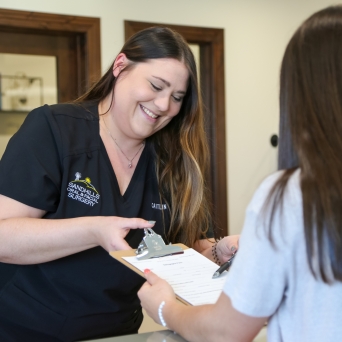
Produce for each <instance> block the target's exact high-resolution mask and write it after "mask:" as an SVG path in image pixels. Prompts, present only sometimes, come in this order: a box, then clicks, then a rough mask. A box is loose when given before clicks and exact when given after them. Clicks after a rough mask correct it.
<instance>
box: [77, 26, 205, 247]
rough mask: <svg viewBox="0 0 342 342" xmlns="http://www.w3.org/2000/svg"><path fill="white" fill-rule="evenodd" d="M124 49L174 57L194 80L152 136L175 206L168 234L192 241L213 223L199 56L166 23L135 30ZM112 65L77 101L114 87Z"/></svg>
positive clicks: (167, 197) (135, 55) (165, 189)
mask: <svg viewBox="0 0 342 342" xmlns="http://www.w3.org/2000/svg"><path fill="white" fill-rule="evenodd" d="M120 53H124V54H125V55H126V57H127V58H128V60H129V61H130V62H131V63H132V64H131V65H134V64H136V63H143V62H146V61H147V60H149V59H155V58H174V59H176V60H179V61H181V62H183V63H184V65H185V66H186V67H187V69H188V72H189V85H188V89H187V92H186V95H185V97H184V99H183V103H182V107H181V110H180V112H179V113H178V115H177V116H175V117H174V118H173V119H172V121H171V122H170V123H169V124H168V125H167V126H165V127H164V128H163V129H162V130H160V131H158V132H157V133H155V134H154V135H153V136H151V137H150V138H149V140H150V141H152V142H153V145H154V148H155V151H156V155H157V160H156V170H157V177H158V182H159V189H160V195H161V198H162V200H163V201H164V202H165V203H167V205H168V207H169V208H170V212H171V228H170V231H169V232H170V233H169V240H170V241H172V242H176V240H177V242H183V243H184V244H187V245H188V246H193V244H194V242H195V241H196V240H198V239H200V238H203V236H204V235H205V233H206V232H207V231H208V228H209V225H210V224H211V213H210V205H209V200H208V199H209V194H208V189H207V186H206V181H205V178H204V175H205V174H206V172H207V168H208V165H209V152H208V144H207V141H206V135H205V130H204V118H203V109H202V99H201V95H200V91H199V86H198V78H197V71H196V63H195V60H194V56H193V54H192V52H191V50H190V48H189V46H188V44H187V43H186V41H185V40H184V38H183V37H182V36H181V35H180V34H178V33H177V32H175V31H173V30H171V29H169V28H165V27H151V28H148V29H145V30H142V31H140V32H138V33H136V34H135V35H133V36H132V37H131V38H129V39H128V40H127V42H126V43H125V45H124V46H123V48H122V50H121V51H120ZM113 65H114V62H113V64H112V65H111V66H110V68H109V69H108V71H107V72H106V73H105V74H104V75H103V76H102V78H101V79H100V80H99V81H98V82H97V83H96V84H95V85H94V86H92V87H91V89H90V90H89V91H88V92H87V93H86V94H84V95H83V96H81V97H80V98H79V99H77V102H78V103H81V102H84V101H96V102H100V101H101V100H103V99H104V98H106V96H107V95H109V94H110V93H111V92H112V91H114V90H113V89H114V87H115V81H116V79H117V78H115V77H114V76H113ZM129 67H130V65H129V66H128V68H129ZM127 70H128V69H127V67H126V68H125V71H127Z"/></svg>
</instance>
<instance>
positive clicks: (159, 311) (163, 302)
mask: <svg viewBox="0 0 342 342" xmlns="http://www.w3.org/2000/svg"><path fill="white" fill-rule="evenodd" d="M164 305H165V301H162V302H161V303H160V305H159V308H158V316H159V320H160V323H161V324H162V326H163V327H166V322H165V321H164V317H163V307H164Z"/></svg>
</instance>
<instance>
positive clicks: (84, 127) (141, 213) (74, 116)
mask: <svg viewBox="0 0 342 342" xmlns="http://www.w3.org/2000/svg"><path fill="white" fill-rule="evenodd" d="M154 160H155V158H154V150H153V146H151V144H150V143H149V142H148V141H147V143H146V145H145V148H144V150H143V152H142V154H141V157H140V159H139V161H138V164H137V166H136V169H135V172H134V174H133V177H132V180H131V182H130V184H129V186H128V188H127V190H126V192H125V194H124V195H123V196H122V195H121V194H120V190H119V186H118V182H117V179H116V177H115V173H114V171H113V168H112V166H111V163H110V160H109V157H108V155H107V152H106V150H105V147H104V145H103V142H102V140H101V138H100V135H99V117H98V110H97V104H87V105H83V106H81V105H76V104H75V105H74V104H62V105H54V106H47V105H45V106H43V107H40V108H37V109H35V110H33V111H32V112H31V113H30V114H29V115H28V116H27V119H26V120H25V122H24V123H23V125H22V126H21V128H20V129H19V131H18V132H17V133H16V134H15V135H14V136H13V137H12V138H11V140H10V142H9V144H8V147H7V149H6V151H5V153H4V156H3V158H2V159H1V161H0V193H1V194H2V195H5V196H8V197H10V198H13V199H15V200H17V201H19V202H22V203H24V204H27V205H29V206H31V207H35V208H39V209H42V210H45V211H47V213H46V215H45V216H44V217H43V219H63V218H73V217H81V216H100V215H101V216H121V217H140V218H144V219H146V220H154V221H156V225H155V226H154V228H153V229H154V230H155V231H156V233H158V234H160V235H161V236H162V237H163V238H165V233H166V232H165V231H164V230H165V229H164V225H163V217H162V212H164V220H165V227H167V228H168V227H169V222H170V215H169V212H168V210H167V209H166V205H165V204H164V203H161V202H160V196H159V191H158V184H157V179H156V172H155V164H154ZM143 236H144V233H143V230H140V229H137V230H131V231H130V232H129V234H128V235H127V237H126V240H127V242H128V243H129V245H130V246H131V247H132V248H137V246H138V244H139V242H140V241H141V240H142V238H143ZM0 274H1V280H0V327H1V319H2V318H3V319H4V320H6V321H11V322H16V324H19V325H21V326H23V327H25V328H26V327H28V328H29V329H32V330H35V331H38V332H41V333H44V334H48V335H52V336H58V337H59V338H60V339H61V340H64V341H73V340H80V339H86V338H94V337H100V336H102V337H104V336H110V335H115V334H121V333H122V330H121V329H122V327H124V326H125V322H127V323H129V321H130V319H131V318H132V316H134V312H135V311H136V310H137V309H139V308H140V305H139V299H138V297H137V295H136V293H137V291H138V289H139V288H140V286H141V285H142V284H143V282H144V279H143V278H142V277H140V276H139V275H137V274H136V273H135V272H133V271H131V270H130V269H129V268H128V267H125V266H123V265H122V264H121V263H119V262H118V261H116V260H115V259H113V258H112V257H110V256H109V254H108V253H107V252H106V251H105V250H104V249H103V248H101V247H96V248H92V249H89V250H86V251H84V252H80V253H77V254H74V255H71V256H67V257H64V258H61V259H58V260H54V261H51V262H46V263H42V264H37V265H24V266H20V265H8V264H3V263H0ZM128 332H129V331H128Z"/></svg>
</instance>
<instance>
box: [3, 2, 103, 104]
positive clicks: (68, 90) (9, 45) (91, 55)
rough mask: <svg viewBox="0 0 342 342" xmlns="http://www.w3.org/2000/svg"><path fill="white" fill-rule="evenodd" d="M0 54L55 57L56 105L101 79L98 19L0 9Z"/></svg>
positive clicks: (70, 98)
mask: <svg viewBox="0 0 342 342" xmlns="http://www.w3.org/2000/svg"><path fill="white" fill-rule="evenodd" d="M0 52H3V53H18V54H29V55H46V56H56V58H57V88H58V102H66V101H71V100H73V99H75V98H76V97H78V96H79V95H81V94H82V93H83V92H84V90H85V89H87V88H88V87H89V86H90V85H91V83H92V82H93V81H95V80H97V79H98V78H99V77H100V76H101V60H100V58H101V55H100V19H99V18H89V17H78V16H66V15H55V14H47V13H37V12H26V11H13V10H5V9H0Z"/></svg>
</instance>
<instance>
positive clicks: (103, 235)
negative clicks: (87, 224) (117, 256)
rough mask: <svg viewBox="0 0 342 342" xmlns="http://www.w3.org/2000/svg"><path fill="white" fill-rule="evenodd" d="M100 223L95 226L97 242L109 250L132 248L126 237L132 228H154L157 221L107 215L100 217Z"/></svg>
mask: <svg viewBox="0 0 342 342" xmlns="http://www.w3.org/2000/svg"><path fill="white" fill-rule="evenodd" d="M98 219H99V221H98V223H99V224H98V225H97V226H96V227H94V234H95V238H96V241H97V244H98V245H100V246H102V247H103V248H104V249H105V250H106V251H107V252H111V251H119V250H127V249H132V247H130V246H129V244H128V243H127V242H126V240H125V237H126V235H127V234H128V233H129V231H130V230H131V229H142V228H152V227H153V226H154V224H155V221H146V220H144V219H141V218H125V217H118V216H106V217H99V218H98Z"/></svg>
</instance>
